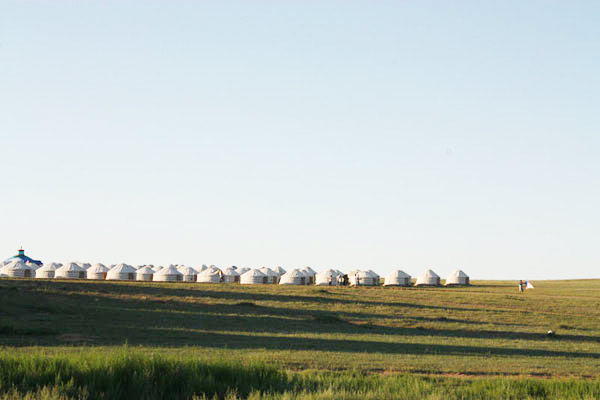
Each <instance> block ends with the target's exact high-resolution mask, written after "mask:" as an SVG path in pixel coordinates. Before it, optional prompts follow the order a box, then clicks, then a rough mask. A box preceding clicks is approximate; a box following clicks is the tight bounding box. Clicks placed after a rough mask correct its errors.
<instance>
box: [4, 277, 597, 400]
mask: <svg viewBox="0 0 600 400" xmlns="http://www.w3.org/2000/svg"><path fill="white" fill-rule="evenodd" d="M473 283H474V284H473V286H471V287H461V288H459V287H456V288H382V287H378V288H335V287H332V288H329V287H289V286H286V287H280V286H270V285H269V286H240V285H236V284H218V285H206V284H204V285H201V284H182V283H173V284H161V283H147V282H143V283H142V282H140V283H136V282H94V281H81V282H77V281H46V280H14V279H13V280H9V279H1V280H0V345H1V346H2V350H0V355H1V356H2V359H1V361H2V364H1V365H0V367H1V368H0V374H1V376H0V378H1V379H0V392H1V393H3V395H4V396H6V398H19V396H21V397H22V398H28V396H29V397H30V398H131V397H130V395H131V393H136V394H138V396H137V397H139V398H191V397H193V396H197V397H199V398H202V396H207V397H208V398H212V397H213V396H217V397H218V398H225V397H227V398H230V399H233V398H237V397H240V398H246V397H250V398H273V399H279V398H314V399H329V398H332V399H333V398H361V399H366V398H373V399H376V398H407V399H409V398H431V399H438V398H439V399H446V398H482V399H484V398H503V399H504V398H515V399H519V398H557V399H562V398H589V399H594V398H600V323H599V317H600V280H579V281H537V282H535V284H536V289H535V290H529V291H527V292H526V293H524V294H519V293H518V292H517V290H516V283H515V282H501V281H489V282H487V281H479V282H477V281H475V282H473ZM548 330H553V331H554V332H556V335H555V336H554V337H549V336H547V335H546V332H547V331H548ZM101 371H108V372H101ZM111 371H112V372H111ZM116 371H120V372H119V373H117V372H116ZM111 373H112V374H113V375H111ZM94 377H96V378H94ZM161 377H162V378H161ZM111 382H112V383H111ZM114 382H117V383H118V384H114V385H113V383H114ZM113 386H115V387H116V389H115V388H114V387H113ZM174 388H176V389H177V390H176V389H174Z"/></svg>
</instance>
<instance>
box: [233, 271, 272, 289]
mask: <svg viewBox="0 0 600 400" xmlns="http://www.w3.org/2000/svg"><path fill="white" fill-rule="evenodd" d="M268 281H269V278H268V277H267V275H265V274H263V273H262V272H260V271H259V270H258V269H251V270H250V271H247V272H244V273H243V274H242V275H240V283H241V284H242V285H263V284H266V283H267V282H268Z"/></svg>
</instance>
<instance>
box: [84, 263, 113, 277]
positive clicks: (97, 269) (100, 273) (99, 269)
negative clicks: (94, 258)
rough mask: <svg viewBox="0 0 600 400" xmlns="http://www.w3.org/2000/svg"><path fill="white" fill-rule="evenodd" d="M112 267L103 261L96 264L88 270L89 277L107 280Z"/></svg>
mask: <svg viewBox="0 0 600 400" xmlns="http://www.w3.org/2000/svg"><path fill="white" fill-rule="evenodd" d="M109 270H110V269H109V268H108V267H107V266H106V265H104V264H101V263H98V264H94V265H92V266H91V267H89V268H88V270H87V271H85V272H86V275H87V279H96V280H105V279H106V274H107V273H108V271H109Z"/></svg>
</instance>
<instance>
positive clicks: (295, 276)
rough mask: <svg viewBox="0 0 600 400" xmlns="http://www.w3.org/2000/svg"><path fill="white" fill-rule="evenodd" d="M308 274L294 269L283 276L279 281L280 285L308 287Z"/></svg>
mask: <svg viewBox="0 0 600 400" xmlns="http://www.w3.org/2000/svg"><path fill="white" fill-rule="evenodd" d="M307 281H308V279H307V277H306V274H305V273H304V272H303V271H301V270H299V269H292V270H289V271H288V272H286V273H285V274H283V275H281V278H280V279H279V284H280V285H306V284H307Z"/></svg>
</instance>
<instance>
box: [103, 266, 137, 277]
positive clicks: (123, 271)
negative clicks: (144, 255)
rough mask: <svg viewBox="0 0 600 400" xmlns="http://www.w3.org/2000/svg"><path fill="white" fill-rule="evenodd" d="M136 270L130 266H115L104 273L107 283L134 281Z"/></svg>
mask: <svg viewBox="0 0 600 400" xmlns="http://www.w3.org/2000/svg"><path fill="white" fill-rule="evenodd" d="M135 274H136V270H135V268H133V267H132V266H131V265H127V264H123V263H121V264H117V266H115V267H113V268H111V269H110V271H108V272H107V273H106V280H107V281H135Z"/></svg>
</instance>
